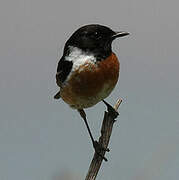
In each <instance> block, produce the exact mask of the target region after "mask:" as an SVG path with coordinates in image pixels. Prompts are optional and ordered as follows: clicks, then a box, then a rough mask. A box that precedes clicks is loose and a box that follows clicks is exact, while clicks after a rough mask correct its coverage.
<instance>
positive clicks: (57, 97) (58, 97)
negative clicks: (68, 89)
mask: <svg viewBox="0 0 179 180" xmlns="http://www.w3.org/2000/svg"><path fill="white" fill-rule="evenodd" d="M60 98H61V96H60V91H59V92H57V94H55V96H54V99H60Z"/></svg>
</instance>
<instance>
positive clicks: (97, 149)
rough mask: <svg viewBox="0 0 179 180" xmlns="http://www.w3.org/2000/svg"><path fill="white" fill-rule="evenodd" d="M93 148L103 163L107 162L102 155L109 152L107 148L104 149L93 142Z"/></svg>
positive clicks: (96, 142)
mask: <svg viewBox="0 0 179 180" xmlns="http://www.w3.org/2000/svg"><path fill="white" fill-rule="evenodd" d="M93 147H94V149H95V153H96V154H97V155H98V156H100V157H101V158H102V159H104V160H105V161H107V158H106V157H104V155H103V153H104V152H109V151H110V150H109V148H104V147H103V146H102V145H101V144H99V142H98V141H94V142H93Z"/></svg>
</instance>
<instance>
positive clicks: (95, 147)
mask: <svg viewBox="0 0 179 180" xmlns="http://www.w3.org/2000/svg"><path fill="white" fill-rule="evenodd" d="M78 112H79V113H80V116H81V117H82V118H83V120H84V122H85V125H86V127H87V130H88V133H89V135H90V138H91V141H92V143H93V147H94V149H95V152H96V154H98V155H99V156H100V157H102V158H103V159H104V160H105V161H107V159H106V158H105V157H104V156H102V155H101V150H103V151H108V152H109V149H108V148H104V147H102V146H101V145H100V144H99V143H98V141H95V140H94V138H93V135H92V133H91V130H90V128H89V125H88V122H87V118H86V113H85V111H84V110H83V109H78Z"/></svg>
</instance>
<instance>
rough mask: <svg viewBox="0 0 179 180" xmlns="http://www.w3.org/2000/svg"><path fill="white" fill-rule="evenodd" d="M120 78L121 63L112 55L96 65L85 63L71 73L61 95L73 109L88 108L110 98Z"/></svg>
mask: <svg viewBox="0 0 179 180" xmlns="http://www.w3.org/2000/svg"><path fill="white" fill-rule="evenodd" d="M118 76H119V61H118V60H117V57H116V56H115V54H113V53H112V55H111V56H109V57H108V58H107V59H106V60H103V61H101V62H97V63H96V64H94V63H89V62H87V63H84V64H83V65H81V66H80V68H79V69H78V70H76V71H74V72H71V74H70V76H69V77H68V80H67V81H66V82H65V84H64V86H63V87H62V88H61V93H60V95H61V97H62V99H63V100H64V101H65V102H66V103H67V104H69V105H70V106H71V107H72V108H75V109H83V108H88V107H91V106H93V105H95V104H97V103H98V102H99V101H101V100H103V99H104V98H106V97H107V96H109V94H110V93H111V91H112V90H113V89H114V87H115V85H116V83H117V80H118Z"/></svg>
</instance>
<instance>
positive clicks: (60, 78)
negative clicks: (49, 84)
mask: <svg viewBox="0 0 179 180" xmlns="http://www.w3.org/2000/svg"><path fill="white" fill-rule="evenodd" d="M72 66H73V63H72V62H71V61H66V60H65V58H64V57H62V58H61V59H60V61H59V62H58V67H57V74H56V83H57V85H58V86H59V87H62V83H63V82H64V81H65V80H66V78H67V76H68V75H69V73H70V72H71V69H72ZM54 98H55V99H59V98H60V91H59V92H58V93H57V94H56V95H55V96H54Z"/></svg>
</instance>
